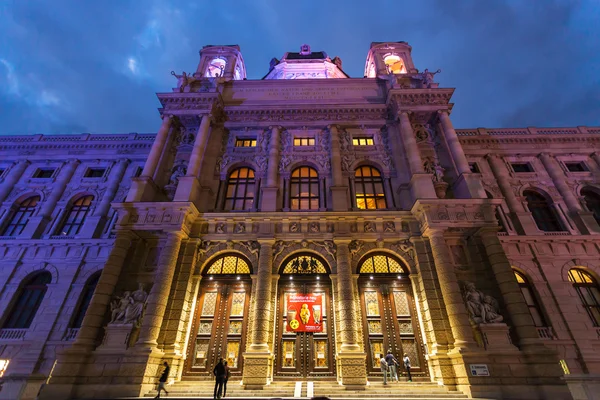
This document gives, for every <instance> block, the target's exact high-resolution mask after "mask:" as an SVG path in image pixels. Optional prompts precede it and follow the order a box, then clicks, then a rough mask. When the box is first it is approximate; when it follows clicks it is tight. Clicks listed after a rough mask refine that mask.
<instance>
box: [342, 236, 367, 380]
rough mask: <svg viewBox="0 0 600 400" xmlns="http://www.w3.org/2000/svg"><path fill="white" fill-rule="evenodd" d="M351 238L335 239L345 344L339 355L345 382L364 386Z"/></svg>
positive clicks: (362, 353)
mask: <svg viewBox="0 0 600 400" xmlns="http://www.w3.org/2000/svg"><path fill="white" fill-rule="evenodd" d="M349 243H350V240H335V244H336V246H337V256H336V261H337V306H338V312H339V321H340V324H339V331H338V332H336V335H340V337H341V339H342V340H341V342H342V345H341V346H340V349H339V352H338V354H337V358H338V360H339V366H340V368H341V374H340V375H341V377H342V384H344V385H346V386H363V385H365V384H366V378H367V377H366V354H365V353H364V352H363V351H362V349H361V348H360V346H359V344H358V329H357V327H358V324H359V323H360V322H359V318H360V316H359V315H358V311H357V310H356V303H355V301H354V300H355V299H354V293H353V287H354V278H353V275H352V261H351V258H350V249H349V248H348V244H349Z"/></svg>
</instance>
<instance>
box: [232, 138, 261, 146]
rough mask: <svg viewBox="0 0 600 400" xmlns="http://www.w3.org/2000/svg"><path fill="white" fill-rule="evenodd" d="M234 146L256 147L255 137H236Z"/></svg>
mask: <svg viewBox="0 0 600 400" xmlns="http://www.w3.org/2000/svg"><path fill="white" fill-rule="evenodd" d="M235 147H256V139H236V141H235Z"/></svg>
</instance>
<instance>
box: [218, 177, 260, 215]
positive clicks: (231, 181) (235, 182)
mask: <svg viewBox="0 0 600 400" xmlns="http://www.w3.org/2000/svg"><path fill="white" fill-rule="evenodd" d="M241 171H246V176H245V177H240V174H241ZM235 173H237V176H235V177H234V176H233V175H234V174H235ZM250 175H251V176H250ZM230 187H233V190H232V191H231V193H232V196H230V195H229V193H230ZM249 187H251V190H249V189H248V188H249ZM240 189H242V190H243V195H242V196H238V193H239V190H240ZM255 192H256V172H255V171H254V170H253V169H252V168H250V167H239V168H236V169H234V170H233V171H231V173H230V174H229V175H228V176H227V181H226V184H225V196H224V202H223V210H225V211H251V210H253V209H254V208H255V206H256V204H255V201H256V196H255V195H256V193H255ZM240 201H241V208H239V207H237V204H238V202H240ZM229 202H231V205H229Z"/></svg>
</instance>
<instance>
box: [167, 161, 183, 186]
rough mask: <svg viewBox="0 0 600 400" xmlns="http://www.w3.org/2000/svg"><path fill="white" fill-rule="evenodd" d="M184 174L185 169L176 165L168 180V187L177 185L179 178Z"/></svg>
mask: <svg viewBox="0 0 600 400" xmlns="http://www.w3.org/2000/svg"><path fill="white" fill-rule="evenodd" d="M186 172H187V168H185V166H184V165H178V166H176V167H175V168H173V173H172V174H171V177H170V178H169V185H177V183H178V182H179V177H181V176H185V174H186Z"/></svg>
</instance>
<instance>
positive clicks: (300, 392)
mask: <svg viewBox="0 0 600 400" xmlns="http://www.w3.org/2000/svg"><path fill="white" fill-rule="evenodd" d="M213 388H214V381H181V382H176V383H175V384H173V385H168V386H167V390H168V391H169V395H168V396H164V393H163V396H161V397H162V398H167V399H174V398H175V399H176V398H182V399H186V398H187V399H189V398H197V399H212V395H213ZM154 396H156V391H152V392H151V393H148V394H146V397H147V398H148V397H154ZM313 397H328V398H330V399H343V400H351V399H370V398H377V397H379V398H382V399H390V400H449V399H468V396H467V395H465V394H463V393H462V392H459V391H452V390H448V389H447V388H445V387H444V386H440V385H438V384H437V383H432V382H429V381H415V382H407V381H403V382H402V381H401V382H398V383H396V382H393V383H388V384H387V385H383V382H382V381H371V382H370V383H369V385H367V386H366V387H365V389H364V390H348V389H346V388H345V387H344V386H341V385H339V384H338V383H337V382H336V381H297V382H296V381H275V382H273V383H271V384H270V385H268V386H266V387H265V388H264V389H263V390H245V389H244V387H243V386H242V385H241V384H240V381H229V383H228V384H227V397H226V398H229V399H252V400H259V399H311V398H313ZM479 400H481V399H479Z"/></svg>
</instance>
